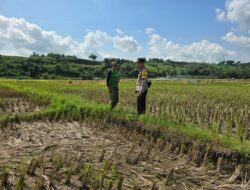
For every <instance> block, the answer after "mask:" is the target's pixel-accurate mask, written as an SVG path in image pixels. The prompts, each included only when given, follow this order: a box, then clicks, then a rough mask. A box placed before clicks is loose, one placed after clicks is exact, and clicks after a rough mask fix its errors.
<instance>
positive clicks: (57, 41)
mask: <svg viewBox="0 0 250 190" xmlns="http://www.w3.org/2000/svg"><path fill="white" fill-rule="evenodd" d="M117 32H118V33H119V34H120V35H124V32H122V31H121V30H120V29H117ZM108 45H109V46H110V45H113V46H114V48H116V49H118V50H120V51H122V52H138V51H139V50H140V49H141V46H140V45H139V44H138V42H137V41H136V40H135V39H134V37H133V36H127V35H126V36H114V37H111V36H109V35H108V34H107V33H106V32H103V31H99V30H97V31H90V30H88V32H87V34H86V35H85V36H84V39H83V42H77V41H74V40H73V39H72V37H70V36H67V37H63V36H60V35H59V34H57V33H56V32H54V31H46V30H43V29H42V28H40V27H39V26H37V25H35V24H31V23H29V22H27V21H26V20H24V19H22V18H20V19H18V18H7V17H4V16H1V15H0V50H1V52H0V53H1V54H3V53H8V54H11V55H13V54H15V55H23V56H29V55H31V54H32V53H33V52H36V53H40V54H41V53H42V54H46V53H49V52H54V53H63V54H71V55H72V54H73V55H76V56H78V57H81V58H87V57H88V56H89V54H91V53H94V54H96V55H98V57H99V59H101V58H103V55H102V53H101V52H108V51H107V50H105V47H106V46H108ZM114 48H113V50H111V51H114ZM110 54H112V52H110Z"/></svg>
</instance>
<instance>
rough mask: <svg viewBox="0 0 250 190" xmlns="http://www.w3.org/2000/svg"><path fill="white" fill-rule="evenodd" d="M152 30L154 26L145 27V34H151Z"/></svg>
mask: <svg viewBox="0 0 250 190" xmlns="http://www.w3.org/2000/svg"><path fill="white" fill-rule="evenodd" d="M154 31H155V29H154V28H146V34H152V33H153V32H154Z"/></svg>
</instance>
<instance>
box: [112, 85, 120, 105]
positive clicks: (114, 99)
mask: <svg viewBox="0 0 250 190" xmlns="http://www.w3.org/2000/svg"><path fill="white" fill-rule="evenodd" d="M118 101H119V98H118V88H111V91H110V102H111V109H113V108H115V107H116V105H117V103H118Z"/></svg>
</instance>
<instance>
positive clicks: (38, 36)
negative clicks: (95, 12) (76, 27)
mask: <svg viewBox="0 0 250 190" xmlns="http://www.w3.org/2000/svg"><path fill="white" fill-rule="evenodd" d="M0 41H1V42H2V48H5V47H8V48H10V47H11V48H10V49H15V50H16V51H17V52H18V53H23V52H26V53H27V54H30V53H32V52H40V53H46V52H50V51H54V52H58V53H65V52H71V49H72V48H74V47H76V46H77V42H75V41H73V40H72V38H71V37H69V36H67V37H61V36H59V35H58V34H57V33H56V32H54V31H45V30H42V29H41V28H40V27H39V26H37V25H35V24H31V23H28V22H27V21H25V20H24V19H17V18H7V17H4V16H1V15H0Z"/></svg>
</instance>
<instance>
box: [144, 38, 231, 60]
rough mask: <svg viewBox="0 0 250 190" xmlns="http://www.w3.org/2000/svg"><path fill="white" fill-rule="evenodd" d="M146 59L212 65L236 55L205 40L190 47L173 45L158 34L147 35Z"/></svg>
mask: <svg viewBox="0 0 250 190" xmlns="http://www.w3.org/2000/svg"><path fill="white" fill-rule="evenodd" d="M149 38H150V40H149V42H148V46H149V48H148V57H158V58H162V59H171V60H176V61H197V62H208V63H214V62H219V61H222V60H228V59H234V58H236V53H235V52H232V51H228V50H225V49H224V48H223V47H221V46H220V45H218V44H215V43H211V42H209V41H207V40H202V41H200V42H195V43H192V44H190V45H180V44H175V43H173V42H171V41H169V40H167V39H166V38H162V37H161V36H160V35H158V34H151V35H149Z"/></svg>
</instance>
